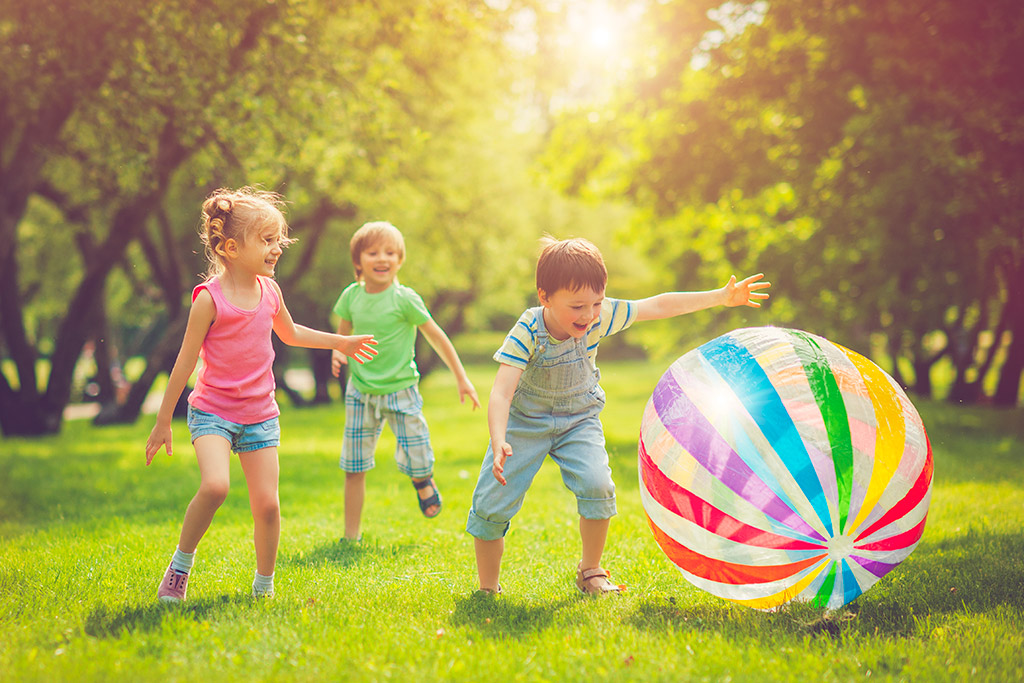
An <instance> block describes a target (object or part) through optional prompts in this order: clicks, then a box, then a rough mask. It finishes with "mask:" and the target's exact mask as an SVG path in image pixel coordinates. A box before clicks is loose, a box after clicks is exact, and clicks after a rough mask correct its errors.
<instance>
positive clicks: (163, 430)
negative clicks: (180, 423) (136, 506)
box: [146, 289, 217, 465]
mask: <svg viewBox="0 0 1024 683" xmlns="http://www.w3.org/2000/svg"><path fill="white" fill-rule="evenodd" d="M216 316H217V307H216V306H215V305H214V303H213V297H212V296H210V293H209V292H208V291H206V290H205V289H202V290H200V291H199V294H198V295H197V296H196V300H195V301H194V302H192V308H190V309H189V312H188V325H187V326H186V327H185V336H184V338H183V339H182V340H181V349H180V350H179V351H178V357H177V358H176V359H175V361H174V367H173V368H171V374H170V376H169V377H168V378H167V387H166V388H165V389H164V397H163V400H162V401H161V402H160V409H159V411H158V412H157V414H156V424H155V425H154V426H153V431H151V432H150V434H149V439H148V440H147V441H146V464H147V465H148V464H150V463H151V462H153V456H154V455H156V454H157V451H159V450H160V448H161V447H165V448H166V450H167V455H171V453H172V446H171V417H172V416H173V414H174V406H175V405H176V404H177V403H178V399H179V398H180V397H181V392H182V391H184V390H185V385H186V384H187V383H188V378H189V377H191V376H192V371H193V370H195V369H196V362H197V361H198V360H199V349H201V348H202V346H203V340H204V339H206V333H207V332H208V331H209V330H210V325H212V324H213V319H214V318H215V317H216Z"/></svg>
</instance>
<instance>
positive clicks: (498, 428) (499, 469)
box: [487, 363, 523, 486]
mask: <svg viewBox="0 0 1024 683" xmlns="http://www.w3.org/2000/svg"><path fill="white" fill-rule="evenodd" d="M522 374H523V370H522V368H517V367H514V366H512V365H505V364H504V363H502V364H501V365H499V366H498V374H497V375H495V377H494V386H492V387H491V398H490V400H489V401H488V402H487V428H488V430H489V431H490V434H491V450H493V451H494V465H492V466H491V473H492V474H494V478H495V479H497V480H498V483H499V484H501V485H502V486H504V485H505V483H506V482H505V476H504V474H502V473H503V472H504V471H505V459H506V458H511V457H512V446H511V445H509V443H508V441H506V440H505V430H506V429H507V428H508V411H509V410H510V409H511V408H512V396H513V395H514V394H515V393H516V387H517V386H519V378H520V377H521V376H522Z"/></svg>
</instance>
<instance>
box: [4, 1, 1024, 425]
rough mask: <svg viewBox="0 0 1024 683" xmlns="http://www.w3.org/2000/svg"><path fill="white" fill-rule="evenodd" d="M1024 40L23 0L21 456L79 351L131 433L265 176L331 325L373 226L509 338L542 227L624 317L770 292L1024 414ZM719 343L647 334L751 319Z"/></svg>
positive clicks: (668, 6)
mask: <svg viewBox="0 0 1024 683" xmlns="http://www.w3.org/2000/svg"><path fill="white" fill-rule="evenodd" d="M1022 33H1024V6H1021V5H1020V3H1017V2H1015V1H1013V0H993V1H992V2H986V3H974V4H971V3H962V2H957V1H956V0H931V1H929V2H925V1H924V0H883V1H881V2H867V0H829V1H828V2H824V3H823V2H820V0H819V1H816V2H812V1H811V0H775V1H773V2H764V1H763V0H758V1H756V2H738V1H730V2H726V3H724V4H723V3H721V2H717V1H716V2H702V1H699V0H694V1H688V2H661V1H654V0H622V1H617V2H613V1H611V0H608V1H607V2H583V1H582V0H545V1H544V2H540V1H538V0H519V1H511V2H494V1H487V0H431V1H430V2H425V3H408V2H401V1H400V0H381V1H379V2H372V3H371V2H363V1H361V0H357V1H354V2H339V1H338V0H234V1H233V2H230V3H229V2H224V1H223V0H209V1H207V2H203V3H198V2H192V1H190V0H161V1H160V2H142V1H141V0H119V2H117V3H112V2H110V1H109V0H92V1H91V2H84V1H83V0H36V1H35V2H31V3H26V2H22V1H20V0H0V64H2V67H0V357H2V359H3V365H2V366H0V430H2V431H3V433H5V434H40V433H46V432H52V431H55V430H57V429H59V427H60V421H61V415H62V413H63V409H64V407H65V405H66V404H67V403H68V401H69V399H70V398H71V391H72V387H73V386H75V385H76V382H78V381H79V380H80V379H81V378H80V377H77V376H76V372H78V371H79V370H80V368H81V363H80V358H81V356H82V352H83V350H87V351H88V352H91V353H92V354H93V357H94V358H95V362H96V365H97V381H98V382H99V384H100V385H101V386H100V391H101V393H102V394H103V397H104V401H105V404H106V407H105V409H104V413H102V414H101V415H103V417H104V419H108V420H114V421H125V420H132V419H135V418H136V417H137V416H138V414H139V411H140V410H141V406H142V402H143V400H144V399H145V397H146V395H147V394H148V392H149V390H150V388H151V387H152V384H153V382H154V381H155V379H156V378H157V376H158V375H159V374H160V373H161V372H165V371H166V370H167V369H168V368H169V366H170V364H171V363H172V362H173V359H174V356H175V354H176V351H177V347H178V344H179V343H180V339H181V333H182V330H183V325H184V321H185V310H186V308H187V304H188V295H189V292H190V291H191V289H192V287H193V286H194V285H195V284H196V283H197V281H198V279H197V274H198V273H200V272H202V271H203V270H204V265H203V263H202V262H201V258H200V255H199V254H198V253H197V252H200V251H201V250H200V249H198V242H197V237H196V234H195V227H196V225H197V221H198V207H199V204H200V202H201V200H202V198H203V197H204V196H205V195H206V194H208V193H209V192H210V191H211V190H212V189H214V188H216V187H219V186H239V185H243V184H255V185H259V186H261V187H264V188H267V189H272V190H277V191H280V192H282V193H283V194H284V195H285V196H286V198H287V199H288V201H289V211H288V220H289V222H290V224H291V225H292V228H293V234H294V236H295V237H297V238H298V240H299V241H298V242H297V243H296V245H295V246H293V247H292V249H291V250H290V252H289V253H288V254H287V255H286V257H285V259H284V260H283V261H282V268H281V270H280V276H279V279H280V281H281V284H282V286H283V288H284V290H285V294H286V297H287V298H288V301H289V307H290V308H291V309H292V312H293V314H295V315H296V317H297V319H299V320H300V322H303V323H305V324H309V325H313V326H317V327H325V326H327V324H328V319H327V318H328V312H329V310H330V307H331V304H332V303H333V300H334V298H335V297H336V296H337V293H338V292H340V291H341V289H342V288H343V287H344V285H345V284H347V282H348V281H349V279H350V278H351V276H352V273H351V267H350V264H349V258H348V248H347V247H348V239H349V236H350V235H351V234H352V232H353V231H354V230H355V228H356V227H358V225H359V224H361V223H362V222H364V221H366V220H374V219H384V220H390V221H391V222H393V223H395V224H396V225H398V226H399V228H400V229H402V231H403V232H404V233H405V235H406V240H407V243H408V244H409V245H410V246H411V249H410V254H409V259H408V262H407V264H406V266H405V267H404V268H403V271H402V277H403V279H405V280H408V281H409V282H411V283H414V285H415V286H416V288H417V289H418V290H419V291H420V292H421V293H422V294H423V295H424V296H425V298H426V299H427V302H428V305H429V306H430V307H431V309H432V311H433V312H434V314H435V317H437V318H438V320H439V322H441V323H442V326H443V327H445V329H447V330H448V331H449V333H456V332H459V331H462V330H473V329H496V330H497V329H502V328H503V327H506V326H507V325H508V324H509V320H510V319H513V320H514V317H515V315H517V314H518V312H519V310H520V309H521V308H522V306H523V305H524V304H526V303H528V302H529V300H530V293H531V282H532V268H533V258H534V257H535V254H536V239H537V238H538V237H539V236H540V235H541V234H543V233H545V232H549V233H553V234H555V235H556V236H560V237H561V236H568V235H570V234H575V235H583V236H592V237H593V236H595V235H600V236H602V237H601V238H600V239H599V240H598V241H601V240H604V241H603V242H602V246H603V247H604V248H606V249H608V250H609V252H610V254H606V256H609V255H610V256H611V258H607V259H606V260H607V261H608V263H609V267H610V270H611V281H610V282H611V285H610V286H614V287H615V289H616V291H615V292H611V291H610V294H611V295H615V296H634V295H635V296H638V297H639V296H646V295H649V294H651V293H654V292H653V291H651V288H653V289H654V290H656V291H657V290H662V289H706V288H708V287H710V286H716V285H718V284H721V282H724V281H725V279H726V278H727V277H728V275H729V274H730V273H732V272H737V273H740V272H742V273H749V272H753V271H754V270H764V271H766V272H767V273H768V276H769V278H770V279H772V280H773V281H775V283H776V285H775V291H774V296H773V300H772V304H771V306H770V308H769V309H768V315H767V316H760V317H758V318H757V319H756V320H757V321H758V322H757V323H754V324H764V323H766V322H770V323H776V324H787V325H795V326H801V327H804V328H805V329H809V330H810V331H813V332H816V333H820V334H825V335H828V336H831V337H833V338H834V339H835V340H836V341H840V342H842V343H845V344H847V345H850V346H854V347H859V348H860V350H863V351H866V352H868V353H872V354H874V355H876V356H877V355H879V354H884V355H886V356H888V357H890V358H891V359H892V362H891V364H890V367H891V368H892V370H893V372H894V374H895V375H896V376H897V378H898V379H900V380H901V381H903V382H905V383H906V384H908V385H912V386H913V387H914V388H915V389H916V390H918V391H921V392H924V393H928V392H930V391H931V389H932V387H931V385H930V378H931V375H932V372H931V370H932V368H933V367H934V366H935V364H936V363H938V362H939V361H940V360H942V361H943V362H944V363H946V364H948V366H949V367H951V368H952V369H953V373H954V375H955V377H954V379H953V381H952V391H951V393H950V397H951V398H952V399H954V400H968V401H970V400H978V399H983V398H986V397H991V398H992V399H993V400H994V401H996V402H998V403H1001V404H1007V405H1010V404H1014V403H1016V402H1017V401H1018V398H1019V387H1020V382H1021V376H1022V372H1024V300H1022V299H1021V297H1019V296H1014V293H1015V291H1016V290H1017V289H1019V285H1018V284H1017V282H1018V280H1019V278H1020V277H1021V274H1022V269H1024V220H1022V215H1021V214H1022V213H1024V195H1022V190H1021V188H1024V177H1022V174H1024V149H1022V146H1024V101H1022V100H1024V88H1022V87H1021V86H1022V85H1024V83H1022V82H1021V81H1022V76H1021V75H1020V70H1019V64H1020V63H1022V62H1024V41H1022V40H1021V37H1022ZM556 192H557V193H561V195H564V196H566V197H570V198H573V199H570V200H567V199H564V198H562V197H560V196H559V195H558V194H556ZM625 216H631V218H628V219H626V218H624V217H625ZM618 222H621V224H622V225H621V227H619V228H614V227H613V224H614V223H618ZM641 285H643V287H641ZM694 320H696V321H697V324H687V325H685V326H679V325H662V326H658V325H652V326H650V330H652V332H650V333H648V332H640V333H637V334H638V336H637V337H636V338H638V339H642V340H657V341H656V342H654V344H655V345H657V346H660V347H661V348H669V349H671V348H678V347H679V344H680V343H689V342H692V341H695V340H696V339H697V338H699V337H701V336H704V335H707V334H710V333H711V332H715V331H723V328H728V327H730V326H736V325H738V324H747V323H748V322H749V321H750V320H753V319H749V318H743V317H742V313H741V312H736V311H730V312H715V313H707V314H701V315H698V316H696V317H695V318H694ZM680 330H686V331H685V332H681V331H680ZM645 335H646V336H645ZM115 346H117V347H119V348H116V349H115V348H114V347H115ZM428 356H429V354H420V358H421V360H424V359H425V358H427V357H428ZM132 357H133V358H136V359H139V360H140V361H141V363H142V366H141V368H136V369H135V370H134V371H133V372H132V373H131V375H132V376H131V378H130V380H131V383H130V386H129V387H126V388H122V391H121V393H120V395H117V396H116V397H115V395H114V394H115V389H116V388H115V387H114V386H113V384H112V382H113V379H112V378H115V377H116V376H117V375H116V373H115V370H116V367H115V366H116V365H117V363H118V362H124V361H125V359H127V358H132Z"/></svg>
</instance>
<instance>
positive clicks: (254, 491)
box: [238, 446, 281, 576]
mask: <svg viewBox="0 0 1024 683" xmlns="http://www.w3.org/2000/svg"><path fill="white" fill-rule="evenodd" d="M238 459H239V460H240V461H241V463H242V471H243V472H245V481H246V484H247V485H248V487H249V509H250V510H251V511H252V521H253V542H254V543H255V545H256V571H257V572H259V573H260V574H262V575H263V576H273V575H274V565H275V564H276V562H277V546H278V543H279V542H280V540H281V504H280V502H279V500H278V494H277V482H278V477H279V475H280V466H279V465H278V461H277V447H275V446H271V447H270V448H261V449H259V450H258V451H250V452H248V453H241V454H239V456H238Z"/></svg>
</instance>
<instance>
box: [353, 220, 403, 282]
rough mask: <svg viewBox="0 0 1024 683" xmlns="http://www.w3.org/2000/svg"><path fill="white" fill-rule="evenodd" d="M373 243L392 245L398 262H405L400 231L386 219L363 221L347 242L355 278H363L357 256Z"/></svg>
mask: <svg viewBox="0 0 1024 683" xmlns="http://www.w3.org/2000/svg"><path fill="white" fill-rule="evenodd" d="M375 244H384V245H387V246H392V247H394V248H395V250H396V251H398V262H399V263H404V262H405V239H404V238H403V237H402V233H401V231H400V230H399V229H398V228H396V227H395V226H393V225H391V223H388V222H387V221H371V222H369V223H364V224H363V226H362V227H361V228H359V229H358V230H356V232H355V234H354V235H352V241H351V242H349V245H348V246H349V253H350V255H351V256H352V267H353V268H355V271H356V280H362V279H363V269H362V268H360V266H359V257H360V256H361V255H362V253H363V252H364V251H366V250H367V249H369V248H370V247H372V246H374V245H375Z"/></svg>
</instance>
